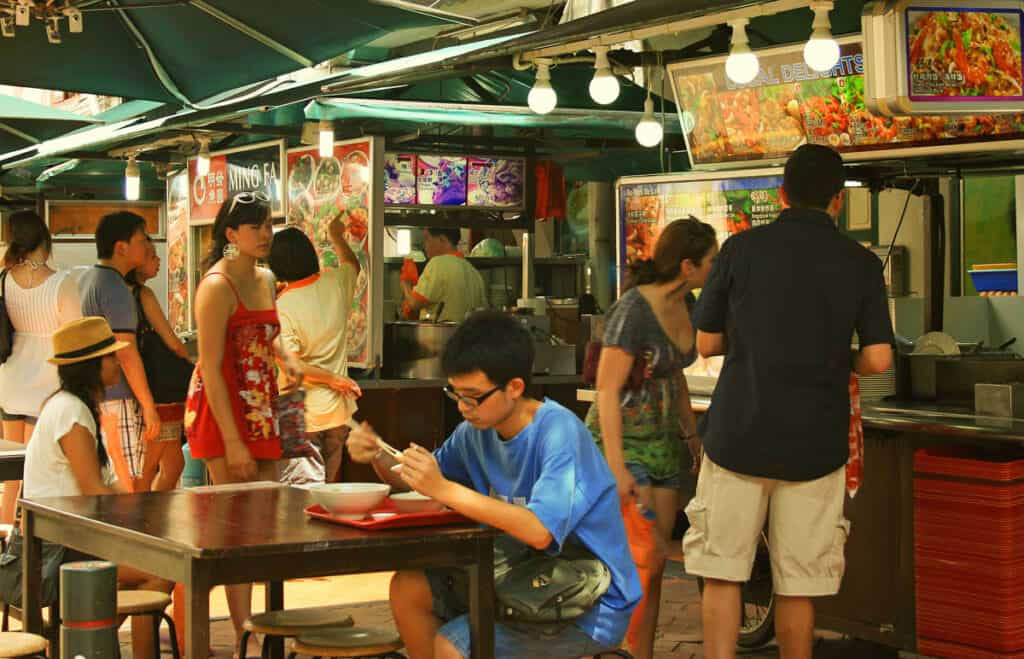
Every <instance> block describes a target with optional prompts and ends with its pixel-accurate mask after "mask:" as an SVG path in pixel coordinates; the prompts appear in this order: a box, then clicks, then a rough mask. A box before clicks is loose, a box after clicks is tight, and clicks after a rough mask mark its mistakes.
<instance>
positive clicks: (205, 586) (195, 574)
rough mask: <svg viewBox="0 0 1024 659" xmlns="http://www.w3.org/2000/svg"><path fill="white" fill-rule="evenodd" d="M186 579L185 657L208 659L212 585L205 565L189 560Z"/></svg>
mask: <svg viewBox="0 0 1024 659" xmlns="http://www.w3.org/2000/svg"><path fill="white" fill-rule="evenodd" d="M187 574H188V577H187V578H186V579H185V600H186V601H187V605H186V607H185V659H207V657H208V656H209V654H210V587H211V583H212V579H211V578H210V574H209V573H208V572H207V570H206V568H205V566H204V565H203V564H202V563H201V562H198V561H194V560H193V561H189V566H188V570H187Z"/></svg>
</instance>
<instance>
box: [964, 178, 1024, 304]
mask: <svg viewBox="0 0 1024 659" xmlns="http://www.w3.org/2000/svg"><path fill="white" fill-rule="evenodd" d="M963 191H964V192H963V204H962V208H963V252H962V263H961V267H962V269H963V289H964V295H977V294H978V292H977V290H976V289H975V288H974V284H973V282H972V281H971V277H970V275H968V274H967V271H968V270H971V269H973V268H974V267H975V266H976V265H983V264H990V263H1016V262H1017V226H1016V207H1015V204H1016V197H1015V194H1014V179H1013V177H1012V176H971V177H967V178H965V179H964V187H963Z"/></svg>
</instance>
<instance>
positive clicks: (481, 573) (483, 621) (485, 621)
mask: <svg viewBox="0 0 1024 659" xmlns="http://www.w3.org/2000/svg"><path fill="white" fill-rule="evenodd" d="M475 544H476V561H474V562H473V565H470V566H469V567H467V568H466V572H467V573H468V574H469V633H470V646H471V652H470V654H471V655H472V659H493V657H494V542H493V540H491V538H487V539H486V540H477V541H476V543H475Z"/></svg>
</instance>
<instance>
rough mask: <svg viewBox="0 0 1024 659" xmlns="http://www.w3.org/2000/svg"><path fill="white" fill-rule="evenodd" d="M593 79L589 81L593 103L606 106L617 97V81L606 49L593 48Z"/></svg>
mask: <svg viewBox="0 0 1024 659" xmlns="http://www.w3.org/2000/svg"><path fill="white" fill-rule="evenodd" d="M594 55H595V56H596V58H597V59H596V60H595V61H594V77H593V78H591V79H590V98H592V99H594V102H595V103H600V104H601V105H608V104H610V103H614V102H615V99H617V98H618V97H619V80H618V78H616V77H615V74H614V73H612V67H611V64H609V62H608V47H607V46H594Z"/></svg>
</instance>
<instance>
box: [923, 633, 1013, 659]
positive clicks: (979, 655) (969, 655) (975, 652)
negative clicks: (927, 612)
mask: <svg viewBox="0 0 1024 659" xmlns="http://www.w3.org/2000/svg"><path fill="white" fill-rule="evenodd" d="M917 651H918V653H919V654H923V655H927V656H929V657H955V659H1024V652H1014V653H1010V654H1007V653H1006V652H991V651H989V650H983V649H981V648H976V647H971V646H969V645H961V644H959V643H944V642H942V641H935V640H932V639H928V638H920V637H919V638H918V639H917Z"/></svg>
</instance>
